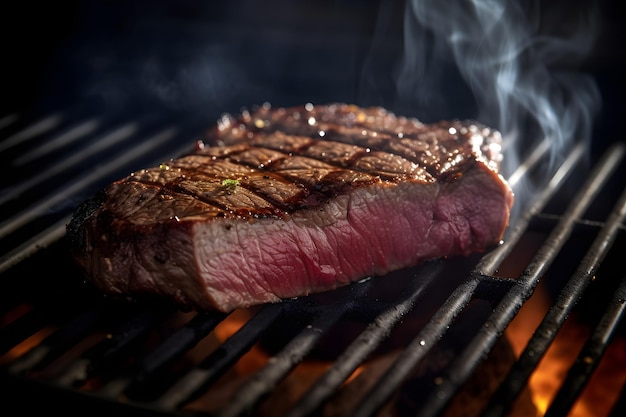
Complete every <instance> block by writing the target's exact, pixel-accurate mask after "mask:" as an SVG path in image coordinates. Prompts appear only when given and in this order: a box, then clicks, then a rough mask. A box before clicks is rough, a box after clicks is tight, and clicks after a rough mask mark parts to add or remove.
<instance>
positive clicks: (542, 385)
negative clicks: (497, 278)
mask: <svg viewBox="0 0 626 417" xmlns="http://www.w3.org/2000/svg"><path fill="white" fill-rule="evenodd" d="M550 304H551V300H550V297H549V295H548V292H547V290H546V289H545V287H544V285H543V284H542V283H540V284H539V286H538V287H537V289H536V290H535V293H534V294H533V296H532V297H531V298H530V299H529V300H528V301H527V302H526V304H525V305H524V306H523V307H522V309H521V310H520V312H519V314H518V315H517V317H516V318H515V319H514V320H513V321H512V322H511V325H510V326H509V327H508V328H507V330H506V337H507V338H508V339H509V341H510V342H511V345H512V348H513V350H514V351H515V353H516V355H518V356H519V354H520V353H521V352H522V351H523V349H524V347H525V346H526V344H527V342H528V340H529V339H530V337H531V336H532V334H533V332H534V330H535V329H536V328H537V326H538V325H539V323H540V322H541V320H542V318H543V316H544V315H545V314H546V312H547V311H548V308H549V306H550ZM590 332H591V329H590V328H589V326H588V325H586V324H584V323H583V322H582V320H580V319H579V318H578V317H577V315H576V314H574V313H572V314H571V315H570V317H569V318H568V320H567V321H566V322H565V323H564V324H563V326H562V328H561V330H560V331H559V334H558V335H557V337H556V338H555V339H554V341H553V342H552V344H551V345H550V347H549V348H548V350H547V351H546V353H545V355H544V357H543V358H542V360H541V361H540V362H539V364H538V366H537V369H536V370H535V371H534V372H533V374H532V375H531V377H530V379H529V381H528V387H529V389H530V392H531V397H532V400H533V403H534V404H535V406H536V408H537V416H543V415H545V413H546V410H547V409H548V407H549V406H550V404H551V402H552V400H553V399H554V396H555V395H556V393H557V391H558V389H559V388H560V387H561V385H562V384H563V382H564V380H565V378H566V376H567V372H568V370H569V368H570V367H571V366H572V364H573V363H574V362H575V360H576V358H577V356H578V354H579V352H580V350H581V348H582V347H583V345H584V343H585V341H586V340H587V338H588V337H589V335H590ZM625 382H626V339H624V338H621V337H620V338H616V339H615V340H614V341H613V342H612V343H611V344H610V345H609V346H608V348H607V351H606V352H605V355H604V357H603V358H602V360H601V361H600V363H599V365H598V367H597V368H596V371H595V373H594V374H593V376H592V377H591V378H590V380H589V382H588V384H587V387H586V388H585V389H584V390H583V392H582V393H581V395H580V396H579V398H578V400H577V402H576V403H575V404H574V406H573V407H572V410H571V411H570V413H569V414H568V417H590V416H593V417H599V416H608V415H609V414H610V412H611V407H613V405H614V404H615V402H616V401H617V400H618V397H619V393H620V390H621V387H622V386H623V385H624V383H625Z"/></svg>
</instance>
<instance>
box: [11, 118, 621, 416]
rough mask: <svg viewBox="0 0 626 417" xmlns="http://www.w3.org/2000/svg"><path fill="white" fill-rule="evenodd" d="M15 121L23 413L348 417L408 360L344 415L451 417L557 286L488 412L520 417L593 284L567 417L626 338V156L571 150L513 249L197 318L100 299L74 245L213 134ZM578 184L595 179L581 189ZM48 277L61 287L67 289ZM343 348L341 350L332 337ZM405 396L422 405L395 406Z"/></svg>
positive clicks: (156, 125) (14, 358) (16, 338)
mask: <svg viewBox="0 0 626 417" xmlns="http://www.w3.org/2000/svg"><path fill="white" fill-rule="evenodd" d="M1 120H2V121H3V123H0V129H1V130H0V134H2V136H3V137H4V138H5V140H3V141H2V142H0V143H1V144H2V145H1V146H2V154H3V156H2V158H3V161H2V163H3V164H4V166H7V167H10V168H11V169H15V171H16V172H17V173H18V174H19V175H18V176H17V177H14V178H13V179H11V180H8V181H7V179H3V180H2V181H3V182H2V183H1V184H0V185H1V186H2V189H1V190H0V213H1V214H2V216H1V218H2V219H4V220H3V221H2V222H1V223H0V248H1V249H2V252H1V258H0V274H1V277H2V278H1V279H2V281H3V283H4V284H5V290H4V291H3V293H2V295H0V364H1V366H2V372H1V375H0V376H1V378H2V380H3V386H7V387H11V388H9V390H10V391H11V392H12V393H14V394H16V395H15V398H20V397H19V395H17V394H19V393H21V392H32V393H34V395H37V396H40V397H41V398H46V399H48V400H50V402H46V408H47V409H49V408H50V407H51V404H56V405H58V406H59V407H60V408H59V409H64V410H68V408H70V407H72V408H73V407H82V409H83V410H86V409H88V410H90V412H91V413H92V414H93V413H94V412H95V413H98V412H102V413H103V414H104V413H110V412H111V411H112V410H124V411H130V410H132V411H134V412H136V413H140V415H143V414H145V415H188V414H194V413H197V414H206V415H215V416H220V417H230V416H240V415H259V416H262V415H267V411H266V410H265V409H264V407H266V408H267V407H269V406H268V405H267V404H272V406H273V407H277V405H276V404H281V407H283V408H284V410H283V409H282V408H281V410H280V411H281V414H280V415H285V416H288V417H301V416H309V415H340V414H339V411H337V409H334V408H330V407H331V406H335V405H336V404H335V397H337V396H338V395H340V394H341V393H342V392H343V391H347V390H348V389H349V388H350V387H351V386H353V382H352V381H356V379H357V377H358V375H359V373H360V372H361V371H363V369H364V368H367V367H368V366H369V364H370V363H371V361H372V360H373V359H375V358H377V357H379V356H384V355H385V354H386V353H389V352H392V351H393V352H397V355H396V356H393V360H391V361H390V364H389V365H388V366H386V367H384V368H383V369H382V370H381V371H380V373H379V374H378V376H377V377H376V378H374V379H373V381H370V382H369V383H367V384H365V385H364V386H363V387H362V388H360V389H358V393H357V395H356V396H355V399H354V400H351V401H352V403H351V404H350V406H351V408H350V409H349V410H347V411H346V412H345V413H344V414H343V415H350V416H374V415H387V414H386V413H388V412H389V410H391V409H393V407H397V408H396V411H397V412H398V414H399V415H420V416H436V415H442V414H445V413H446V411H447V410H448V408H449V407H450V406H451V404H452V403H453V401H454V399H455V398H456V396H457V395H458V393H459V392H461V391H462V390H463V389H464V386H465V384H466V383H467V382H468V381H469V380H470V378H472V376H473V375H475V374H476V373H477V372H480V366H481V363H482V362H483V360H484V359H485V358H486V357H487V355H488V354H489V353H490V352H491V351H492V350H493V349H494V346H495V345H496V344H497V343H498V341H500V340H501V339H502V338H503V336H502V335H503V333H504V332H505V330H506V329H507V327H508V326H509V324H510V323H511V321H512V320H513V319H514V317H515V316H516V315H517V313H518V311H519V310H520V308H522V307H523V306H524V304H525V303H526V301H527V300H528V299H529V298H530V297H531V295H532V294H533V292H534V290H535V288H536V287H537V285H538V284H539V283H540V282H543V281H548V278H547V277H550V281H549V283H550V284H552V285H553V286H554V287H556V290H554V291H555V294H556V295H555V301H554V304H552V306H551V307H550V308H549V310H548V312H547V314H546V315H545V317H544V318H543V321H542V322H541V323H540V325H539V326H538V327H537V328H536V330H535V332H534V334H533V336H532V338H530V340H529V342H528V345H527V346H526V348H525V350H523V352H522V353H521V355H520V357H519V358H518V359H516V360H515V361H514V362H513V363H512V365H511V367H510V369H509V370H508V371H507V373H506V375H505V376H503V379H502V382H501V383H499V384H498V387H497V390H496V391H495V393H491V394H490V396H489V398H488V399H487V400H488V401H487V402H486V403H485V404H483V405H482V407H483V413H484V415H488V416H501V415H508V414H509V413H510V412H511V405H512V404H513V402H514V401H515V400H516V399H517V398H518V397H519V396H520V395H521V393H522V391H523V390H524V389H525V388H526V386H527V382H528V380H529V378H530V376H531V374H532V373H533V372H534V370H535V369H536V368H537V366H538V364H539V362H540V360H541V359H542V357H543V356H544V354H545V352H546V351H547V349H548V348H549V346H550V345H551V343H552V342H553V341H554V339H555V338H556V337H557V335H558V333H559V330H560V328H561V327H562V325H563V324H564V323H565V321H566V319H567V317H568V316H569V315H570V314H571V313H572V312H573V311H574V310H575V308H577V306H579V305H580V304H581V300H583V299H584V298H585V297H591V295H589V294H592V295H593V296H595V297H597V295H594V294H596V292H594V291H596V290H595V288H596V287H597V286H598V285H597V284H596V282H602V283H604V284H603V285H604V286H608V287H609V290H607V291H604V292H601V293H600V295H599V297H602V298H601V303H600V305H602V307H604V311H597V312H594V314H593V316H594V320H596V323H594V326H593V331H592V332H591V334H590V335H589V337H588V338H587V342H586V344H585V345H584V347H583V348H582V350H581V351H580V353H579V355H578V359H577V360H576V362H575V363H573V364H572V366H571V368H570V370H569V374H568V375H567V378H566V379H565V381H564V382H563V383H562V385H561V387H560V390H559V391H558V393H557V395H556V396H555V398H554V399H553V401H552V403H551V406H550V407H549V408H548V411H547V415H565V414H566V413H567V411H568V410H570V409H571V408H572V406H573V404H574V403H575V401H576V400H577V399H578V398H579V396H580V394H581V392H582V390H583V388H584V387H585V386H586V385H587V384H588V383H589V380H590V378H591V376H592V375H593V372H594V370H595V369H596V367H597V366H598V363H599V362H600V360H601V359H602V358H603V355H604V353H605V351H606V349H607V348H608V347H609V345H610V343H611V341H612V339H613V338H614V337H615V335H618V336H619V337H622V335H621V333H623V325H621V327H620V322H621V319H622V317H623V314H624V300H625V299H626V294H625V291H626V276H625V275H624V274H623V273H622V274H621V275H618V276H615V275H614V273H613V272H612V269H610V267H609V266H604V265H605V264H608V265H611V262H618V263H619V261H620V260H619V257H620V251H622V249H623V238H624V237H623V235H624V225H625V217H626V191H625V190H626V184H625V183H624V180H623V178H625V177H624V175H623V173H624V170H625V169H626V166H625V165H626V164H625V163H624V155H625V152H626V146H625V145H624V144H622V143H618V144H615V145H613V146H612V147H610V148H608V149H606V151H605V152H604V154H603V155H601V157H600V158H598V159H597V160H593V161H591V162H592V164H591V169H589V170H587V169H586V168H585V167H586V166H587V165H586V161H585V156H586V155H587V154H586V151H585V148H584V147H583V146H582V145H579V146H576V147H575V148H574V149H572V150H571V152H569V154H568V156H567V157H566V158H565V159H564V161H563V163H562V164H561V165H560V166H559V167H558V168H557V169H555V171H554V172H553V175H552V177H551V179H550V180H549V181H548V182H547V183H546V185H545V186H544V187H542V189H541V192H540V193H538V195H537V196H536V197H535V198H534V199H533V200H532V202H531V203H530V204H528V205H527V206H526V207H524V208H523V211H521V214H520V215H519V216H518V217H517V218H516V219H515V221H514V222H513V224H512V225H511V227H510V229H509V231H508V234H507V236H506V239H505V240H504V242H503V244H502V245H500V246H499V247H497V248H495V249H494V250H493V251H491V252H489V253H488V254H486V255H485V256H482V257H478V256H476V257H468V258H467V259H457V260H449V261H445V262H444V261H437V262H431V263H427V264H424V265H421V266H418V267H416V268H411V269H409V270H406V271H398V272H397V273H393V274H390V275H389V276H388V277H385V278H384V279H369V280H365V281H363V282H360V283H356V284H354V285H351V286H348V287H345V288H341V289H339V290H336V291H333V292H331V293H328V294H318V295H314V296H310V297H303V298H299V299H294V300H286V301H285V302H283V303H280V304H273V305H265V306H261V307H258V308H254V309H249V310H246V311H238V312H234V313H231V314H230V315H224V314H221V313H197V314H196V313H193V312H183V311H177V310H176V309H175V308H173V307H172V306H162V305H154V304H151V303H150V302H148V301H145V302H144V301H141V302H134V303H126V302H122V301H120V300H113V299H108V298H106V297H103V296H101V295H100V294H97V293H95V292H92V290H91V289H90V288H89V287H88V285H86V284H84V283H82V281H81V278H80V277H79V275H78V273H77V271H76V270H75V269H74V268H73V264H72V263H71V261H70V260H69V259H68V258H67V255H66V251H65V246H64V244H65V242H64V240H63V238H64V228H65V224H66V223H67V222H68V220H69V216H70V215H71V212H72V211H73V209H74V207H76V205H77V204H78V203H80V201H82V200H83V199H84V198H87V197H88V196H89V195H91V193H93V192H95V191H96V190H97V189H98V188H100V187H102V186H103V185H104V184H106V183H108V182H110V181H112V180H114V179H116V178H118V177H120V176H122V175H125V174H126V173H127V172H128V171H132V170H134V169H139V168H142V167H144V166H146V165H154V164H158V163H160V162H162V161H164V160H167V159H168V158H170V157H172V156H175V155H178V154H180V153H182V152H184V151H185V150H187V149H188V148H189V147H190V146H191V145H192V144H190V143H189V138H192V137H194V136H199V135H200V134H201V132H202V129H203V128H204V124H203V123H204V122H203V121H199V120H190V121H184V122H182V124H181V122H180V121H179V123H178V124H175V123H173V121H171V120H163V119H162V118H146V119H145V120H142V121H141V122H138V121H126V120H123V118H114V119H112V120H106V121H105V120H96V119H93V118H88V119H86V120H85V121H83V122H72V120H76V118H75V117H73V116H72V117H70V116H61V115H53V116H50V117H48V118H43V119H42V120H41V121H40V122H34V123H32V124H31V125H29V126H24V125H20V124H19V123H17V121H18V120H19V118H17V117H15V116H12V117H8V116H7V117H5V118H3V119H1ZM108 126H114V127H113V128H112V129H109V128H108ZM172 126H175V127H172ZM183 126H184V127H183ZM548 150H549V147H548V146H547V144H546V143H543V144H540V145H539V146H537V147H535V148H534V151H533V152H532V153H531V154H529V155H527V158H526V159H525V162H524V163H523V164H522V165H521V166H520V167H519V168H518V169H517V171H515V172H514V173H512V174H511V176H510V177H509V180H510V182H511V184H512V185H513V186H514V188H515V187H518V186H519V187H522V184H523V183H524V180H525V179H527V178H530V177H532V176H533V173H534V172H536V171H537V170H538V169H539V167H540V166H541V165H542V164H541V162H542V160H543V159H545V158H547V157H548ZM35 166H39V167H40V169H37V170H34V169H33V167H35ZM582 171H584V173H585V174H584V175H583V177H584V181H579V180H580V172H582ZM15 178H18V180H17V181H16V180H15ZM572 183H573V184H574V186H575V187H577V189H578V190H579V191H578V192H577V193H576V194H575V195H574V196H573V197H570V198H568V199H567V200H566V201H565V205H564V206H563V199H562V197H561V195H562V193H565V191H564V190H565V188H566V187H567V186H568V184H569V185H570V186H571V184H572ZM615 190H617V192H616V191H615ZM516 192H517V189H516ZM614 195H621V196H620V197H619V198H618V199H616V198H614ZM607 201H609V202H610V203H607ZM611 207H612V210H611ZM598 209H599V210H598ZM554 210H556V211H554ZM596 212H599V214H596ZM529 235H532V236H536V235H540V236H541V238H540V245H538V249H537V250H536V252H535V253H534V256H532V257H531V259H530V261H529V262H528V263H526V264H525V265H524V266H523V268H522V272H521V273H520V274H519V275H518V276H514V277H509V276H506V275H504V274H501V273H500V269H501V268H502V267H503V265H504V264H505V263H506V262H509V261H510V260H511V259H516V258H518V257H519V251H520V250H521V249H520V245H521V243H522V242H523V241H524V240H525V239H527V238H528V237H529ZM580 242H582V243H580ZM572 245H576V247H577V248H578V247H579V246H580V247H582V248H583V249H577V250H578V251H582V252H583V256H581V257H578V258H576V257H572V255H570V254H569V252H570V250H571V246H572ZM568 258H569V259H568ZM572 258H573V259H572ZM563 265H565V267H564V266H563ZM42 269H43V271H54V274H53V275H54V277H50V276H47V274H48V273H47V272H44V273H43V274H42V272H41V271H42ZM441 282H444V283H445V285H442V284H440V283H441ZM231 321H235V322H237V323H238V324H237V328H236V329H234V330H232V331H230V332H228V333H227V334H228V336H227V337H226V338H221V337H220V336H219V335H218V333H219V332H220V331H221V330H220V329H222V328H223V327H225V326H227V325H229V324H228V323H230V322H231ZM416 323H417V324H416ZM464 326H468V328H469V330H464ZM222 330H223V329H222ZM465 333H470V334H471V336H470V337H467V336H464V337H465V338H464V339H463V343H461V344H460V345H459V344H458V343H456V344H457V345H459V346H457V347H456V348H455V349H456V350H454V354H453V355H452V356H453V357H452V358H451V359H448V360H446V361H444V363H443V364H442V366H441V367H439V368H437V369H436V370H435V371H434V372H432V373H430V374H428V377H427V382H425V383H423V385H420V386H419V389H418V390H419V391H420V394H419V396H418V395H417V394H416V393H415V392H414V391H411V390H412V385H411V384H412V383H414V382H412V381H413V379H414V378H415V373H416V370H420V369H422V368H423V367H424V364H429V363H430V361H431V360H432V359H433V352H437V351H438V350H439V349H440V348H441V347H442V346H447V345H446V343H448V342H447V341H448V340H450V341H452V342H453V341H454V340H456V339H455V338H457V337H461V336H460V335H462V334H465ZM396 334H398V335H400V336H396ZM337 335H342V336H344V337H343V339H345V340H343V339H341V338H338V339H335V338H336V337H337ZM396 340H400V341H401V342H394V341H396ZM452 342H450V343H452ZM394 343H395V344H394ZM255 349H258V350H262V351H263V352H264V353H265V355H266V356H264V359H263V361H262V362H261V363H259V364H257V365H255V368H254V369H252V370H251V371H250V372H249V374H245V375H244V377H243V379H240V380H238V384H237V387H236V388H233V389H232V391H229V392H228V394H220V392H221V391H219V390H220V389H222V388H223V387H224V386H226V385H227V384H228V379H227V378H228V376H229V375H231V374H233V373H237V372H238V371H237V367H238V364H239V363H241V362H242V361H244V360H245V358H246V357H247V356H248V355H250V354H251V352H253V351H255ZM309 362H320V363H323V365H322V366H323V372H322V371H319V372H318V373H317V374H316V376H315V378H314V380H313V381H312V382H308V383H307V384H306V386H305V388H303V389H302V390H301V393H299V394H298V395H296V398H294V399H293V400H289V401H288V400H284V401H279V402H278V403H277V401H273V402H272V401H271V398H272V397H281V396H282V395H284V392H286V391H285V385H284V381H286V380H288V379H289V377H290V375H293V374H295V373H297V371H298V369H299V367H300V366H302V365H303V364H306V363H309ZM622 371H623V374H625V375H626V370H624V369H623V370H622ZM355 384H356V383H355ZM355 384H354V385H355ZM355 386H356V385H355ZM357 388H358V386H357ZM287 391H288V390H287ZM211 392H217V394H214V396H215V395H217V396H220V395H223V396H226V397H227V398H226V399H227V400H228V401H225V402H224V404H223V405H220V407H217V406H216V407H215V408H214V409H212V408H211V407H209V408H211V409H209V410H202V411H197V410H196V408H194V407H195V406H194V407H190V404H192V405H193V404H195V405H198V404H200V403H202V399H203V397H205V396H206V395H207V393H211ZM407 392H411V393H412V394H411V395H412V397H411V399H412V401H413V402H409V403H406V404H405V403H402V405H399V406H397V405H395V404H396V402H397V401H401V399H402V396H403V395H405V396H406V393H407ZM8 397H9V398H12V397H13V396H12V395H9V396H8ZM622 397H623V395H622ZM211 398H213V397H211ZM342 398H343V397H342ZM621 401H623V399H622V400H621ZM348 402H350V401H348ZM17 405H18V406H20V407H22V408H24V407H36V406H37V405H36V404H30V405H29V404H26V403H19V404H17ZM346 407H347V405H346ZM390 407H391V408H390ZM279 408H280V407H279Z"/></svg>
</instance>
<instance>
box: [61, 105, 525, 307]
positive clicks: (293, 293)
mask: <svg viewBox="0 0 626 417" xmlns="http://www.w3.org/2000/svg"><path fill="white" fill-rule="evenodd" d="M204 139H205V140H206V142H207V143H212V145H211V146H206V147H201V148H202V149H198V150H197V151H195V152H194V153H192V154H189V155H186V156H182V157H179V158H177V159H173V160H171V161H168V162H167V163H164V164H161V165H160V166H155V167H151V168H147V169H144V170H142V171H138V172H135V173H132V174H131V175H129V176H127V177H126V178H122V179H119V180H118V181H115V182H113V183H112V184H110V185H108V186H107V187H106V188H105V189H103V190H102V191H101V192H100V193H99V194H98V195H97V196H95V197H94V198H93V199H91V200H89V201H88V202H85V203H84V204H83V205H82V206H81V207H79V208H78V209H77V210H76V213H75V215H74V217H73V218H72V220H71V222H70V224H68V228H67V229H68V237H69V241H70V242H71V248H72V253H73V256H74V258H75V260H76V262H77V263H78V265H79V266H80V267H81V269H82V270H83V271H84V272H85V275H86V277H87V278H88V280H89V281H91V282H92V283H93V284H94V285H95V286H96V287H97V288H99V289H101V290H102V291H104V292H106V293H108V294H118V295H122V296H126V297H133V296H138V295H141V294H151V295H159V296H164V297H167V298H169V299H170V300H173V301H175V302H176V303H178V304H180V305H182V306H185V307H187V308H193V309H198V310H207V309H214V310H220V311H224V312H228V311H232V310H234V309H236V308H240V307H247V306H252V305H256V304H261V303H267V302H277V301H279V300H282V299H286V298H293V297H299V296H304V295H307V294H310V293H315V292H322V291H326V290H330V289H333V288H336V287H338V286H343V285H346V284H348V283H350V282H353V281H356V280H360V279H362V278H365V277H368V276H381V275H384V274H385V273H388V272H390V271H393V270H397V269H400V268H405V267H408V266H413V265H416V264H418V263H420V262H423V261H425V260H431V259H437V258H443V257H451V256H464V255H469V254H471V253H480V252H483V251H485V250H487V249H489V248H490V247H492V246H493V245H495V244H496V243H497V242H499V241H500V239H501V238H502V236H503V234H504V231H505V229H506V227H507V226H508V222H509V215H510V209H511V207H512V204H513V200H514V198H513V193H512V191H511V189H510V187H509V185H508V184H507V182H506V181H505V180H504V179H503V178H502V176H501V175H500V174H499V171H498V170H499V164H500V161H501V158H502V156H501V153H500V142H501V136H500V134H499V133H498V132H497V131H495V130H493V129H489V128H487V127H485V126H482V125H480V124H478V123H475V122H463V121H443V122H440V123H436V124H430V125H429V124H423V123H421V122H419V121H418V120H416V119H413V118H406V117H398V116H396V115H394V114H393V113H391V112H389V111H387V110H385V109H383V108H380V107H369V108H362V107H357V106H354V105H348V104H342V103H332V104H328V105H317V106H313V105H311V104H306V105H303V106H297V107H290V108H272V107H270V106H268V105H264V106H260V107H259V108H257V109H254V110H252V111H243V112H242V113H241V114H240V115H238V116H236V117H235V116H230V115H225V116H223V117H221V118H220V120H219V121H218V123H216V125H215V126H214V127H212V128H211V129H210V130H209V131H208V132H207V134H206V138H204ZM381 279H383V278H381Z"/></svg>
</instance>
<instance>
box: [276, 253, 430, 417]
mask: <svg viewBox="0 0 626 417" xmlns="http://www.w3.org/2000/svg"><path fill="white" fill-rule="evenodd" d="M441 268H442V265H441V264H440V263H431V264H427V265H425V267H424V268H422V269H421V270H420V279H419V280H414V281H412V284H413V288H411V289H410V291H408V292H407V294H406V297H405V298H404V299H403V300H398V303H397V304H395V305H393V306H390V307H389V308H387V309H386V310H384V311H383V312H382V313H381V314H379V315H378V317H376V318H375V319H374V320H373V321H372V322H370V323H369V324H368V326H367V328H366V329H365V330H364V331H363V332H362V333H361V334H359V336H358V337H357V338H356V339H355V340H354V342H352V344H350V346H349V347H348V348H347V349H346V350H345V351H344V352H343V354H341V355H340V356H339V357H338V358H337V359H336V360H335V362H334V364H333V366H332V367H331V368H330V369H329V370H328V371H327V372H326V373H325V374H324V375H323V376H322V377H321V378H320V379H319V380H317V381H316V383H315V385H313V387H312V388H311V389H310V390H309V392H307V393H306V394H305V396H304V397H303V398H302V399H301V400H300V401H299V402H298V404H297V405H296V406H295V407H294V408H293V409H292V410H291V411H290V412H289V413H288V414H287V416H286V417H302V416H306V415H309V414H310V413H312V412H314V411H316V410H317V409H318V408H319V407H320V406H321V405H322V404H323V403H324V402H325V401H326V400H327V399H328V398H329V397H330V396H331V395H332V394H333V393H334V392H336V390H337V389H338V388H339V386H340V385H341V384H342V383H343V382H344V381H345V380H346V379H347V378H348V377H349V376H350V375H351V374H352V373H353V372H354V371H355V370H356V369H357V368H358V366H359V365H361V364H362V363H363V362H364V361H365V359H366V358H367V357H368V356H369V355H370V354H371V353H372V352H373V351H374V349H376V348H377V347H378V345H379V344H380V343H381V341H382V340H383V339H384V338H385V337H387V335H388V334H389V332H390V331H391V329H392V328H393V327H394V326H395V325H396V324H397V323H398V322H399V321H400V320H401V319H402V317H404V315H405V314H406V313H408V312H409V311H410V310H411V309H412V308H413V306H414V305H415V303H416V302H417V300H419V299H420V298H421V296H422V295H423V292H424V290H425V288H426V287H428V286H429V285H430V284H431V283H432V281H433V279H434V278H435V277H436V276H437V275H438V274H439V272H440V271H441Z"/></svg>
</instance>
